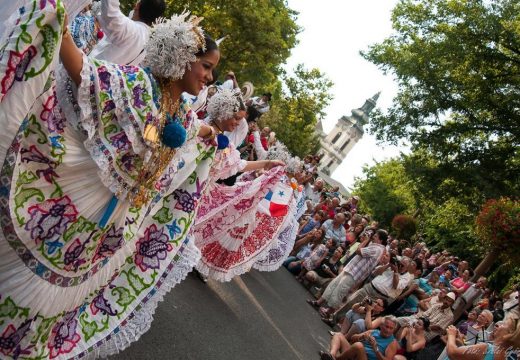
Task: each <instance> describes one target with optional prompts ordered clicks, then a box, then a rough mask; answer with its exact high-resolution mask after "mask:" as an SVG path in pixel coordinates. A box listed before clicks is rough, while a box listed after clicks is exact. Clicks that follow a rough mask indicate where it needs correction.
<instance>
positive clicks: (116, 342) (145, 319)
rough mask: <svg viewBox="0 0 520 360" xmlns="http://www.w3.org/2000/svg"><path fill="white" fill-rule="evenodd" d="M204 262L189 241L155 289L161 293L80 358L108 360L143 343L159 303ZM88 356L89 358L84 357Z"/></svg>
mask: <svg viewBox="0 0 520 360" xmlns="http://www.w3.org/2000/svg"><path fill="white" fill-rule="evenodd" d="M199 259H200V251H199V249H198V248H197V247H196V246H195V245H194V243H193V241H191V240H190V241H189V243H188V244H187V245H186V248H185V249H184V251H183V252H182V255H181V257H180V258H179V259H178V260H177V261H176V263H175V267H174V268H173V269H172V270H171V272H170V273H169V274H168V275H167V276H166V278H165V279H164V281H163V283H162V284H161V285H160V287H157V286H156V287H155V290H156V291H157V292H156V293H155V294H154V295H153V297H152V298H150V299H149V300H148V301H147V302H146V303H144V304H142V306H141V308H139V309H138V310H134V312H133V313H132V314H130V315H129V316H128V318H127V320H126V324H125V325H122V326H120V327H119V328H116V329H114V330H113V331H112V333H111V334H110V335H107V336H106V337H105V339H104V340H103V342H102V343H101V344H97V345H96V346H95V348H94V349H93V350H92V352H90V353H88V354H84V353H83V354H79V355H77V356H75V358H76V359H80V358H81V359H85V358H86V359H96V358H98V357H108V356H110V355H114V354H117V353H119V352H121V351H123V350H124V349H126V348H127V347H128V346H130V344H131V343H133V342H135V341H137V340H139V338H140V337H141V335H143V334H144V333H145V332H147V331H148V330H149V329H150V327H151V324H152V321H153V315H154V314H155V310H156V309H157V306H158V304H159V302H161V301H163V300H164V296H165V295H166V294H167V293H168V292H170V290H171V289H172V288H173V287H174V286H175V285H177V284H179V283H180V282H181V281H183V280H184V279H185V278H186V276H187V275H188V273H190V272H191V271H192V270H193V267H194V266H195V264H197V262H198V261H199ZM85 355H86V357H84V356H85Z"/></svg>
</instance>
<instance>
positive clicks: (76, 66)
mask: <svg viewBox="0 0 520 360" xmlns="http://www.w3.org/2000/svg"><path fill="white" fill-rule="evenodd" d="M67 19H68V18H67V16H65V22H64V24H67ZM60 59H61V62H62V63H63V67H64V68H65V70H67V73H68V74H69V76H70V78H71V79H72V81H74V83H75V84H76V86H79V85H80V84H81V69H82V68H83V52H82V51H81V50H80V49H78V47H77V46H76V44H75V43H74V40H73V39H72V35H71V34H70V31H69V29H68V27H67V26H66V25H64V27H63V39H62V42H61V48H60Z"/></svg>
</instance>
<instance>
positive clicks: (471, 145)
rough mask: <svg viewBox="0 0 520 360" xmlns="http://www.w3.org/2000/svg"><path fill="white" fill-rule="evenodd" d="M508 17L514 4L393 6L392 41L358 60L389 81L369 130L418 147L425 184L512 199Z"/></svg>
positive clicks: (519, 41)
mask: <svg viewBox="0 0 520 360" xmlns="http://www.w3.org/2000/svg"><path fill="white" fill-rule="evenodd" d="M518 10H519V5H518V2H517V1H515V0H501V1H498V0H491V1H466V0H453V1H444V0H417V1H410V0H401V1H400V2H399V4H398V5H397V6H396V7H395V9H394V11H393V15H392V21H393V27H394V29H395V31H396V32H395V34H394V35H393V36H391V37H389V38H387V39H386V40H384V41H383V42H382V43H379V44H375V45H373V46H371V47H370V49H369V50H368V51H366V52H364V53H363V56H364V57H365V58H366V59H368V60H369V61H371V62H373V63H374V64H376V65H378V66H379V67H380V68H381V69H382V70H383V71H385V72H390V73H393V74H394V75H395V76H396V78H397V80H398V82H399V93H398V95H397V96H396V98H395V99H394V102H393V105H392V107H391V108H390V109H389V110H388V111H387V112H386V113H382V112H377V113H376V115H375V116H374V117H373V119H372V121H371V131H373V132H374V133H375V134H376V136H377V137H378V139H379V140H384V141H390V142H394V143H395V142H397V141H399V140H400V139H402V138H406V139H407V140H409V141H410V143H411V144H412V145H413V147H414V150H425V151H426V152H427V153H428V154H429V155H430V156H431V157H432V158H433V159H435V160H436V161H437V163H438V166H436V167H434V168H430V169H429V170H430V174H433V173H435V175H434V176H433V178H434V179H436V180H438V179H441V178H442V177H445V178H451V179H453V180H454V181H455V183H456V184H457V186H458V187H459V189H460V190H459V191H461V192H465V193H466V194H472V193H473V192H474V191H475V190H476V189H478V190H479V192H480V193H481V194H483V196H484V198H491V197H499V196H502V195H512V194H515V195H516V196H518V195H519V194H520V189H519V184H520V178H519V174H520V166H519V164H520V152H519V149H520V147H519V145H520V127H519V126H518V124H519V123H520V112H518V109H519V106H520V96H519V94H518V88H519V87H518V86H519V85H520V36H519V35H520V18H519V17H518ZM432 188H433V187H432Z"/></svg>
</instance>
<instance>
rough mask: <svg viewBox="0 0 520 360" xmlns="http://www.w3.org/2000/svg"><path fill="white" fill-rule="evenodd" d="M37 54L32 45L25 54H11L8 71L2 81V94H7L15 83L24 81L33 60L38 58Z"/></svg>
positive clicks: (12, 52)
mask: <svg viewBox="0 0 520 360" xmlns="http://www.w3.org/2000/svg"><path fill="white" fill-rule="evenodd" d="M36 53H37V51H36V48H35V47H34V46H32V45H31V46H29V47H28V48H27V49H26V50H25V51H23V52H15V51H11V52H10V53H9V61H8V62H7V70H6V72H5V76H4V78H3V79H2V81H1V84H2V94H6V93H7V92H8V91H9V89H11V87H12V86H13V84H14V82H15V81H22V80H23V76H24V74H25V72H26V70H27V68H28V67H29V64H30V63H31V60H32V59H33V58H34V57H35V56H36Z"/></svg>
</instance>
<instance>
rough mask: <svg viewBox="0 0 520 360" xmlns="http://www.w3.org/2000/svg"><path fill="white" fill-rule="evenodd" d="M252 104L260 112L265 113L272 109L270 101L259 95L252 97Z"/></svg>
mask: <svg viewBox="0 0 520 360" xmlns="http://www.w3.org/2000/svg"><path fill="white" fill-rule="evenodd" d="M251 106H253V107H254V108H255V109H256V110H257V111H258V112H259V113H260V114H264V113H266V112H268V111H269V109H270V106H269V103H268V102H267V101H264V100H263V99H262V98H261V97H259V96H256V97H254V98H252V99H251Z"/></svg>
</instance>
